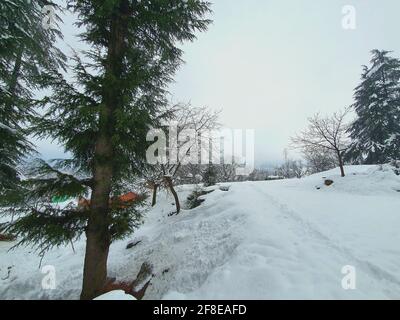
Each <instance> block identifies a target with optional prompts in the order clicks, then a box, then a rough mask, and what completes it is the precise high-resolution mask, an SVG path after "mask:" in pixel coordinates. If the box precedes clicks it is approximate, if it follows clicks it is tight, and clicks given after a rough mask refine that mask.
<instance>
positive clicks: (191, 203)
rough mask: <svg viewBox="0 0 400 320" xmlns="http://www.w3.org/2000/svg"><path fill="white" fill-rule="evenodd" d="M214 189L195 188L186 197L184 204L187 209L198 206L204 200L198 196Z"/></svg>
mask: <svg viewBox="0 0 400 320" xmlns="http://www.w3.org/2000/svg"><path fill="white" fill-rule="evenodd" d="M213 191H214V190H211V191H205V190H202V189H201V188H196V189H195V190H194V191H193V192H192V193H191V194H190V195H189V196H188V198H187V201H186V205H187V207H188V208H189V209H194V208H197V207H199V206H200V205H201V204H202V203H203V202H204V201H205V200H204V199H200V197H202V196H205V195H207V194H209V193H211V192H213Z"/></svg>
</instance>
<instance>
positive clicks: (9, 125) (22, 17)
mask: <svg viewBox="0 0 400 320" xmlns="http://www.w3.org/2000/svg"><path fill="white" fill-rule="evenodd" d="M44 4H46V5H52V3H51V1H41V0H39V1H26V0H13V1H1V2H0V137H1V139H0V196H1V198H4V197H6V195H8V194H9V193H10V192H12V191H13V190H14V191H15V190H16V189H17V188H18V187H19V183H20V181H19V177H20V172H19V170H18V166H19V165H20V164H21V162H22V160H23V158H24V156H26V155H27V154H30V153H32V152H33V146H32V144H30V143H29V142H28V140H27V135H28V133H29V130H27V129H26V125H27V124H29V122H30V121H31V120H32V117H33V116H34V115H35V112H34V109H33V101H32V96H33V92H34V91H35V90H38V89H41V88H43V87H44V83H43V78H42V74H43V72H46V70H48V69H50V68H59V67H61V68H63V67H64V63H65V56H64V54H63V53H62V52H61V51H60V50H58V49H56V48H55V47H54V42H55V41H56V39H57V38H58V37H61V34H60V32H59V31H58V30H57V29H47V30H46V29H44V28H43V27H42V24H41V22H42V18H43V14H42V13H41V8H42V6H43V5H44ZM56 18H57V17H56ZM55 27H57V25H55ZM2 202H3V201H2Z"/></svg>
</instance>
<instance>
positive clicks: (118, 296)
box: [93, 290, 136, 301]
mask: <svg viewBox="0 0 400 320" xmlns="http://www.w3.org/2000/svg"><path fill="white" fill-rule="evenodd" d="M93 300H108V301H111V300H136V299H135V298H134V297H133V296H131V295H130V294H126V293H125V292H124V291H122V290H114V291H110V292H107V293H105V294H103V295H101V296H99V297H97V298H95V299H93Z"/></svg>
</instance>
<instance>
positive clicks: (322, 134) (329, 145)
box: [291, 109, 349, 177]
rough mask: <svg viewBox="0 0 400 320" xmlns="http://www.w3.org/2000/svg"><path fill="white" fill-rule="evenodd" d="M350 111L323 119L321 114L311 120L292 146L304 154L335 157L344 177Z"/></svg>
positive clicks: (295, 138) (294, 139)
mask: <svg viewBox="0 0 400 320" xmlns="http://www.w3.org/2000/svg"><path fill="white" fill-rule="evenodd" d="M347 114H348V109H346V110H344V111H341V112H336V113H334V114H333V115H332V116H330V117H325V118H322V117H321V116H320V115H319V114H316V115H314V116H313V117H312V118H310V119H309V125H308V128H307V129H306V130H304V131H303V132H301V133H300V134H298V135H296V136H295V137H293V138H291V140H292V145H293V146H294V147H295V148H298V149H301V150H302V151H303V152H310V151H312V152H329V153H331V154H332V155H334V156H335V158H336V161H337V164H338V165H339V167H340V172H341V175H342V177H344V176H345V172H344V161H343V156H344V153H345V152H346V151H347V150H348V148H349V139H348V136H347V134H346V130H347V125H346V123H345V117H346V115H347Z"/></svg>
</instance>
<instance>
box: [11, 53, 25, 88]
mask: <svg viewBox="0 0 400 320" xmlns="http://www.w3.org/2000/svg"><path fill="white" fill-rule="evenodd" d="M24 50H25V48H24V46H22V47H21V48H19V51H18V53H17V58H16V60H15V64H14V68H13V72H12V74H11V79H10V83H9V86H8V91H9V92H10V93H11V95H12V96H15V90H16V88H17V84H18V78H19V75H20V72H21V67H22V55H23V53H24Z"/></svg>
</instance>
